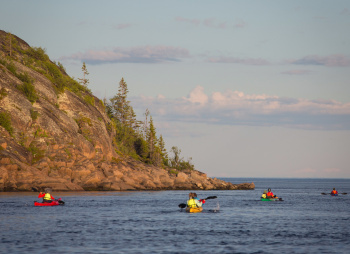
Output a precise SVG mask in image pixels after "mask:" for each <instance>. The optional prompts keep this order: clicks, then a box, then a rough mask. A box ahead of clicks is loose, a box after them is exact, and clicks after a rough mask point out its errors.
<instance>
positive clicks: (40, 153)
mask: <svg viewBox="0 0 350 254" xmlns="http://www.w3.org/2000/svg"><path fill="white" fill-rule="evenodd" d="M28 151H29V152H31V154H32V155H33V159H32V164H34V163H36V162H38V161H39V160H41V159H42V158H43V157H44V155H45V151H44V150H40V149H39V148H38V147H36V146H35V145H34V144H33V143H31V144H30V145H29V148H28Z"/></svg>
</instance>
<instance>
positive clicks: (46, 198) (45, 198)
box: [44, 193, 51, 201]
mask: <svg viewBox="0 0 350 254" xmlns="http://www.w3.org/2000/svg"><path fill="white" fill-rule="evenodd" d="M44 200H49V201H51V195H50V193H45V196H44Z"/></svg>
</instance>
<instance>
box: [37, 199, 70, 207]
mask: <svg viewBox="0 0 350 254" xmlns="http://www.w3.org/2000/svg"><path fill="white" fill-rule="evenodd" d="M55 205H64V202H63V201H61V199H60V198H59V199H55V200H52V202H51V203H41V202H36V201H34V206H55Z"/></svg>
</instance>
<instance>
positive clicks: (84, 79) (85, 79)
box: [78, 62, 90, 87]
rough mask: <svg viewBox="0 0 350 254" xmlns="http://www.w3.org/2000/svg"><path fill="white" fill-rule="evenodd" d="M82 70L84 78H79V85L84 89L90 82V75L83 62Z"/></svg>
mask: <svg viewBox="0 0 350 254" xmlns="http://www.w3.org/2000/svg"><path fill="white" fill-rule="evenodd" d="M81 70H82V71H83V78H78V80H79V83H80V84H81V85H83V86H84V87H87V86H88V84H89V82H90V81H89V80H88V79H87V75H89V72H88V70H87V68H86V64H85V62H83V67H81Z"/></svg>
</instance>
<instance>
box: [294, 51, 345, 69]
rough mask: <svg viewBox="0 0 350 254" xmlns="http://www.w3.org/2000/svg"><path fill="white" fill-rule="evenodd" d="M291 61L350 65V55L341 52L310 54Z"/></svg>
mask: <svg viewBox="0 0 350 254" xmlns="http://www.w3.org/2000/svg"><path fill="white" fill-rule="evenodd" d="M291 63H292V64H299V65H323V66H336V67H344V66H350V57H348V56H345V55H341V54H335V55H329V56H318V55H309V56H305V57H303V58H301V59H298V60H293V61H291Z"/></svg>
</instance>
